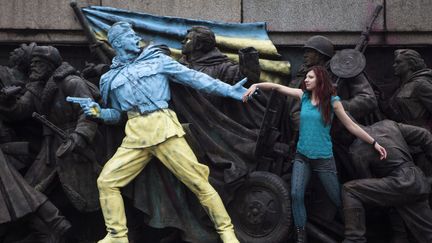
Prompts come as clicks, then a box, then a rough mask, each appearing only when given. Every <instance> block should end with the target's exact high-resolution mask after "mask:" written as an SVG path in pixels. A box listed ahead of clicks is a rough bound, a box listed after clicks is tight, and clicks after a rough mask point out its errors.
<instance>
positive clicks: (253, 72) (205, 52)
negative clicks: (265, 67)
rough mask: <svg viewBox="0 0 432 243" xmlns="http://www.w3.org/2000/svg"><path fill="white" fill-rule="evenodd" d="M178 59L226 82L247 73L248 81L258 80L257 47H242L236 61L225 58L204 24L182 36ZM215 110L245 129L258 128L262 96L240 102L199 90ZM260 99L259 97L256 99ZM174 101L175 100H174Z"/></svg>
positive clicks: (262, 107) (262, 114) (190, 66)
mask: <svg viewBox="0 0 432 243" xmlns="http://www.w3.org/2000/svg"><path fill="white" fill-rule="evenodd" d="M182 43H183V46H182V54H183V56H182V58H181V59H180V60H179V62H180V63H182V64H183V65H185V66H187V67H188V68H191V69H194V70H197V71H200V72H203V73H205V74H207V75H209V76H211V77H213V78H217V79H219V80H221V81H223V82H225V83H228V84H231V85H233V84H235V83H237V82H238V81H240V80H241V79H243V78H245V77H247V78H248V80H249V84H248V85H250V84H253V83H254V82H258V81H259V76H260V72H261V69H260V66H259V60H258V53H257V51H256V50H255V49H254V48H252V47H249V48H244V49H242V50H240V52H239V60H240V63H239V64H237V63H235V62H233V61H231V60H229V59H228V57H227V56H226V55H225V54H223V53H222V52H221V51H220V50H219V49H218V48H217V47H216V37H215V34H214V33H213V31H212V30H211V29H210V28H208V27H206V26H193V27H192V28H191V29H189V30H188V33H187V35H186V37H185V39H184V40H183V42H182ZM203 95H204V96H205V97H206V98H207V99H208V100H209V101H210V102H211V103H212V104H213V105H214V106H215V107H216V108H217V109H218V110H219V111H221V112H222V113H224V114H225V115H227V116H228V117H230V118H231V119H233V120H234V121H236V122H238V123H240V124H242V125H243V126H245V127H247V128H249V129H259V127H260V125H261V121H262V119H263V116H264V112H263V111H264V110H265V105H266V100H265V99H263V98H264V97H257V98H258V100H256V99H255V100H253V101H252V102H251V103H250V104H246V105H244V104H241V103H239V102H237V101H234V100H232V99H225V98H223V97H219V96H215V95H208V94H203ZM260 99H261V100H260ZM174 103H175V102H174Z"/></svg>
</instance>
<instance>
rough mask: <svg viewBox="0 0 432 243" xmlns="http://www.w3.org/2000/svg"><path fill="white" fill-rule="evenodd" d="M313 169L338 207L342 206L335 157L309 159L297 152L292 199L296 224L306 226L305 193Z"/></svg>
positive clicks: (292, 181)
mask: <svg viewBox="0 0 432 243" xmlns="http://www.w3.org/2000/svg"><path fill="white" fill-rule="evenodd" d="M311 169H312V171H313V172H316V173H317V174H318V178H319V179H320V181H321V183H322V184H323V186H324V188H325V190H326V192H327V194H328V195H329V197H330V199H331V200H332V202H333V203H334V204H335V206H336V207H338V208H340V207H341V204H342V203H341V187H340V183H339V180H338V177H337V171H336V164H335V161H334V158H333V157H332V158H329V159H309V158H308V157H306V156H304V155H302V154H300V153H297V154H296V156H295V158H294V162H293V171H292V176H291V200H292V213H293V217H294V225H295V226H296V227H304V226H305V225H306V208H305V203H304V194H305V190H306V186H307V183H308V182H309V179H310V175H311Z"/></svg>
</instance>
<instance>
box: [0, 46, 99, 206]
mask: <svg viewBox="0 0 432 243" xmlns="http://www.w3.org/2000/svg"><path fill="white" fill-rule="evenodd" d="M30 67H31V71H30V80H31V82H29V83H28V84H27V85H26V87H25V88H26V91H25V93H24V94H22V96H20V97H19V98H16V97H9V98H8V99H5V100H3V101H2V103H1V104H0V113H1V114H2V117H4V119H5V120H7V121H10V122H12V121H19V120H23V119H31V116H32V113H33V112H38V113H40V114H43V115H45V116H46V118H47V119H48V120H49V121H50V122H52V123H53V124H55V125H56V126H57V127H59V128H61V129H63V130H64V131H65V132H66V133H67V134H68V138H67V139H66V140H63V139H62V138H60V137H59V136H57V135H56V134H55V133H53V132H52V131H51V130H50V129H49V128H47V127H44V129H43V140H42V145H41V149H40V151H39V154H38V155H37V157H36V159H35V160H34V162H33V163H32V164H31V166H30V168H28V170H27V172H26V174H25V176H24V178H25V180H26V181H27V182H28V184H29V185H30V186H32V187H33V188H35V189H36V190H38V191H41V192H43V193H45V194H46V195H47V196H48V198H51V197H54V196H60V197H65V198H64V199H66V201H67V204H68V205H72V206H73V207H75V208H76V209H77V210H78V211H81V212H89V211H95V210H97V209H98V208H99V203H98V197H97V193H98V192H97V186H96V179H97V174H98V168H97V167H98V166H97V165H96V164H95V162H96V161H88V160H89V159H88V158H87V157H83V156H81V155H79V154H78V153H76V152H77V151H78V150H79V149H82V148H88V147H91V146H92V141H93V138H94V136H95V134H96V132H97V124H96V122H94V121H90V120H88V119H86V118H85V115H84V114H83V112H82V110H81V109H80V107H79V106H78V105H73V104H69V103H68V102H66V96H68V95H71V96H81V97H90V98H92V99H97V98H95V96H96V95H97V89H96V88H95V87H93V88H94V89H93V88H91V87H92V86H91V84H90V83H87V81H85V80H83V79H81V78H80V77H79V76H78V75H77V74H78V73H77V71H76V70H75V69H74V68H73V67H72V66H70V65H69V64H68V63H66V62H62V57H61V56H60V53H59V52H58V50H57V49H56V48H54V47H52V46H37V47H34V49H33V53H32V59H31V65H30ZM59 148H60V149H59ZM57 151H62V152H64V153H57ZM89 156H91V154H89ZM63 201H64V200H63ZM56 206H58V207H60V208H61V207H63V206H65V205H56Z"/></svg>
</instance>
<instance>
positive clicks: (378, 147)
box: [374, 143, 387, 160]
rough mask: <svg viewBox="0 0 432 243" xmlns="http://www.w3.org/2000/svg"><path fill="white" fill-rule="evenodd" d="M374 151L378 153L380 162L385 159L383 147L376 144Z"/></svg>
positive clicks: (385, 154)
mask: <svg viewBox="0 0 432 243" xmlns="http://www.w3.org/2000/svg"><path fill="white" fill-rule="evenodd" d="M374 149H375V150H376V151H378V153H379V154H380V160H383V159H385V158H387V151H386V149H385V148H384V147H383V146H381V145H379V144H378V143H375V145H374Z"/></svg>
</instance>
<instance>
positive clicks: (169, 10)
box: [0, 0, 432, 46]
mask: <svg viewBox="0 0 432 243" xmlns="http://www.w3.org/2000/svg"><path fill="white" fill-rule="evenodd" d="M69 3H70V1H69V0H31V1H29V0H12V1H11V0H0V11H1V14H0V42H1V43H16V42H29V41H37V42H45V43H53V44H54V43H56V44H84V43H85V42H86V40H85V38H84V35H83V33H82V31H81V28H80V26H79V23H78V21H77V20H76V19H75V17H74V14H73V11H72V9H71V8H70V6H69ZM78 4H79V6H81V7H83V6H87V5H101V6H111V7H117V8H124V9H130V10H134V11H141V12H147V13H151V14H158V15H169V16H178V17H187V18H199V19H207V20H219V21H229V22H254V21H265V22H267V25H268V30H269V33H270V37H271V38H272V40H273V41H274V42H275V44H276V45H279V46H283V45H292V46H296V45H301V44H302V43H304V41H305V40H306V39H307V38H309V37H310V36H311V35H314V34H316V33H322V34H324V35H327V36H329V37H330V38H331V39H332V40H333V41H334V42H335V43H336V44H338V45H351V44H353V43H355V41H356V40H357V38H358V37H359V34H360V32H361V31H362V29H363V28H364V26H365V25H366V24H367V22H368V18H369V16H370V15H371V14H372V12H373V10H374V8H375V6H376V4H382V5H383V6H384V11H383V12H381V14H380V16H379V17H378V19H377V21H376V23H375V25H374V28H373V30H374V31H375V32H374V34H373V35H372V38H371V42H370V43H371V44H372V45H380V46H381V45H385V46H386V45H428V44H431V42H432V41H431V40H432V14H430V13H432V1H430V0H410V1H406V0H332V1H328V0H302V1H298V0H268V1H262V0H218V1H213V0H158V1H154V0H79V1H78Z"/></svg>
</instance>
